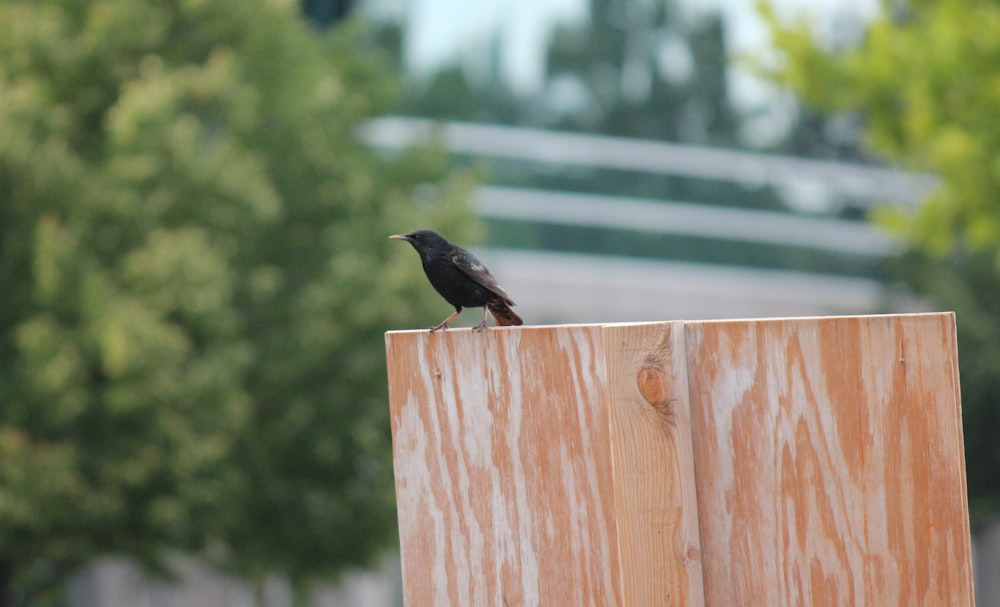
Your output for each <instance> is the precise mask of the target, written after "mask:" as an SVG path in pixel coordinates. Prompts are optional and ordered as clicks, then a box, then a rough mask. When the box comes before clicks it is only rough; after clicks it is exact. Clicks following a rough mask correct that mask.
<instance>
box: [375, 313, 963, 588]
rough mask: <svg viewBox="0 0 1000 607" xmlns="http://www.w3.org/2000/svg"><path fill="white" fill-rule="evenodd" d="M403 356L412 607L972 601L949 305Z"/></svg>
mask: <svg viewBox="0 0 1000 607" xmlns="http://www.w3.org/2000/svg"><path fill="white" fill-rule="evenodd" d="M386 349H387V357H388V364H389V371H390V372H389V396H390V412H391V420H392V432H393V450H394V453H393V456H394V464H395V472H396V495H397V501H398V511H399V526H400V544H401V552H402V561H403V587H404V594H405V601H406V604H407V605H408V607H424V606H428V607H447V606H455V607H467V606H479V605H483V606H496V607H515V606H516V607H522V606H545V607H547V606H550V605H555V606H562V605H567V606H573V607H577V606H588V605H594V606H598V605H600V606H605V605H610V606H615V605H622V606H624V607H647V606H648V607H660V606H663V605H683V606H684V607H688V606H691V605H695V606H700V605H708V606H709V607H730V606H737V605H738V606H743V605H751V606H752V605H763V606H767V607H775V606H777V607H782V606H788V607H792V606H796V607H797V606H800V605H810V606H814V605H816V606H825V605H830V606H840V605H869V606H879V607H882V606H888V607H894V606H895V607H904V606H905V607H909V606H912V605H928V606H932V605H961V606H970V605H973V597H972V566H971V551H970V541H969V523H968V521H969V519H968V510H967V503H966V488H965V462H964V455H963V445H962V427H961V410H960V409H961V406H960V400H959V392H958V368H957V354H956V344H955V320H954V316H953V315H951V314H927V315H895V316H870V317H838V318H802V319H772V320H747V321H722V322H688V323H682V322H671V323H647V324H638V325H604V326H601V325H575V326H554V327H518V328H504V329H490V330H489V331H487V332H486V333H484V334H476V333H473V332H472V331H470V330H468V329H462V330H450V331H447V332H443V333H435V334H429V333H427V332H425V331H419V332H417V331H412V332H393V333H388V334H386Z"/></svg>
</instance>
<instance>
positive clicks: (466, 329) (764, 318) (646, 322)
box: [385, 310, 955, 336]
mask: <svg viewBox="0 0 1000 607" xmlns="http://www.w3.org/2000/svg"><path fill="white" fill-rule="evenodd" d="M932 316H952V317H954V316H955V312H954V311H950V310H948V311H941V312H905V313H892V314H843V315H837V314H834V315H829V316H761V317H746V318H715V319H705V320H697V319H696V320H684V319H680V318H674V319H664V320H644V321H625V322H598V323H563V324H554V325H523V326H520V327H489V328H488V329H486V334H489V333H490V332H492V331H537V330H552V329H574V328H593V327H628V326H637V325H657V324H663V323H670V322H683V323H685V324H716V323H733V322H755V323H756V322H786V321H815V320H826V319H848V318H883V319H884V318H914V317H932ZM427 332H428V330H427V329H390V330H388V331H386V332H385V335H386V336H389V335H406V334H411V333H414V334H426V333H427ZM445 333H449V334H451V333H457V334H466V333H474V331H473V330H472V327H455V328H452V329H448V330H447V331H445V332H441V334H445Z"/></svg>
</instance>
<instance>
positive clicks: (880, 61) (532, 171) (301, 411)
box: [0, 0, 1000, 607]
mask: <svg viewBox="0 0 1000 607" xmlns="http://www.w3.org/2000/svg"><path fill="white" fill-rule="evenodd" d="M998 67H1000V5H996V4H995V3H973V2H917V1H915V0H910V1H906V0H904V1H901V2H892V3H879V2H876V0H850V1H844V0H838V1H834V0H825V1H824V2H816V1H806V0H773V1H772V2H770V3H758V4H754V3H752V2H750V1H749V0H713V1H712V2H695V1H694V0H507V1H506V2H500V1H499V0H482V1H480V2H458V1H455V0H409V1H407V0H304V1H302V2H296V1H294V0H180V1H166V0H91V1H83V0H41V1H33V2H27V1H15V0H4V1H0V281H2V283H0V284H2V285H3V287H4V291H3V293H4V295H3V298H2V299H0V607H13V606H36V605H37V606H63V605H65V606H72V607H92V606H93V607H97V606H101V607H105V606H106V607H119V606H120V607H125V606H145V605H148V606H151V607H152V606H156V607H161V606H162V607H167V606H171V607H172V606H178V607H180V606H202V605H203V606H206V607H214V606H220V607H221V606H226V607H229V606H234V607H235V606H250V605H254V606H265V605H267V606H286V605H288V606H291V605H295V606H306V605H315V606H325V607H340V606H348V605H349V606H360V607H390V606H397V605H401V604H402V597H401V589H400V580H399V564H398V556H396V553H395V550H394V545H395V543H396V541H397V540H396V528H395V518H394V516H395V510H394V508H395V506H394V502H393V485H392V468H391V452H390V450H391V445H390V436H389V429H388V409H387V405H386V396H385V383H386V378H385V368H384V359H383V337H382V334H383V332H384V331H386V330H393V329H404V328H414V327H425V326H430V325H432V324H434V323H437V322H438V321H439V320H441V318H444V316H445V315H447V314H448V313H449V312H450V310H449V308H448V306H447V305H446V304H445V303H444V302H443V301H441V300H440V299H439V298H438V297H437V295H436V294H435V293H433V291H432V290H431V289H430V287H429V286H428V285H427V284H426V281H425V279H424V277H423V275H422V272H421V271H420V269H419V265H418V261H417V258H416V256H415V254H414V253H413V251H411V250H410V249H409V247H406V246H404V245H400V244H399V243H392V242H389V241H387V240H386V236H388V235H389V234H394V233H398V232H406V231H410V230H412V229H415V228H418V227H432V228H435V229H437V230H439V231H441V232H443V233H444V234H446V235H447V236H448V237H449V238H451V239H452V240H453V241H456V242H459V243H461V244H464V245H471V246H472V247H473V248H474V250H475V251H476V252H477V254H478V255H479V257H480V258H481V259H483V261H485V262H486V263H487V265H489V267H490V268H491V270H492V271H493V273H494V275H496V276H497V278H498V279H499V281H500V282H501V284H503V285H504V287H505V288H506V289H507V290H508V291H509V292H510V293H511V294H512V296H513V297H514V299H515V300H516V301H517V302H518V312H519V313H520V314H521V315H522V316H523V317H524V318H525V319H526V321H527V322H528V323H529V324H545V323H564V322H619V321H637V320H671V319H706V318H723V317H731V318H739V317H762V316H791V315H828V314H864V313H884V312H912V311H929V310H954V311H956V312H957V315H958V327H959V349H960V357H961V373H962V397H963V416H964V427H965V441H966V463H967V468H968V488H969V504H970V514H971V519H972V524H973V536H974V545H973V556H974V560H975V565H976V571H975V575H976V592H977V601H978V604H979V605H980V606H981V607H983V606H987V607H988V606H991V605H1000V522H998V521H1000V519H998V516H1000V443H998V442H997V441H996V439H995V437H996V434H997V432H998V431H1000V404H998V400H1000V372H998V371H1000V199H998V198H997V196H996V194H995V193H996V192H998V191H1000V162H998V160H997V158H1000V123H998V122H997V121H996V118H995V115H996V112H995V108H997V107H1000V69H997V68H998ZM465 316H467V317H468V318H463V319H461V320H462V322H463V323H464V324H465V325H471V324H474V323H475V322H476V320H477V319H478V315H477V314H475V313H471V312H470V313H468V314H466V315H465Z"/></svg>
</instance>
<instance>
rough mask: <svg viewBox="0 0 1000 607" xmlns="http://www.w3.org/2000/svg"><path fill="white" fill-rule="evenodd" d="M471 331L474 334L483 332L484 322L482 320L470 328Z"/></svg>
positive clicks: (484, 328)
mask: <svg viewBox="0 0 1000 607" xmlns="http://www.w3.org/2000/svg"><path fill="white" fill-rule="evenodd" d="M472 330H473V331H475V332H476V333H482V332H483V331H485V330H486V321H485V320H484V321H483V322H481V323H479V324H478V325H476V326H474V327H472Z"/></svg>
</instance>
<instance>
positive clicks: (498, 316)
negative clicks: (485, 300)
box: [487, 300, 524, 327]
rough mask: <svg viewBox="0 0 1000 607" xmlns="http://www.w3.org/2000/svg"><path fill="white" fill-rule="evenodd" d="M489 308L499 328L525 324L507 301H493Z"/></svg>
mask: <svg viewBox="0 0 1000 607" xmlns="http://www.w3.org/2000/svg"><path fill="white" fill-rule="evenodd" d="M487 308H489V311H490V314H492V315H493V320H495V321H496V323H497V326H498V327H511V326H515V325H523V324H524V321H523V320H521V317H520V316H518V315H517V314H515V313H514V310H511V309H510V305H508V304H507V302H505V301H500V300H497V301H491V302H490V303H489V305H488V306H487Z"/></svg>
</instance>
